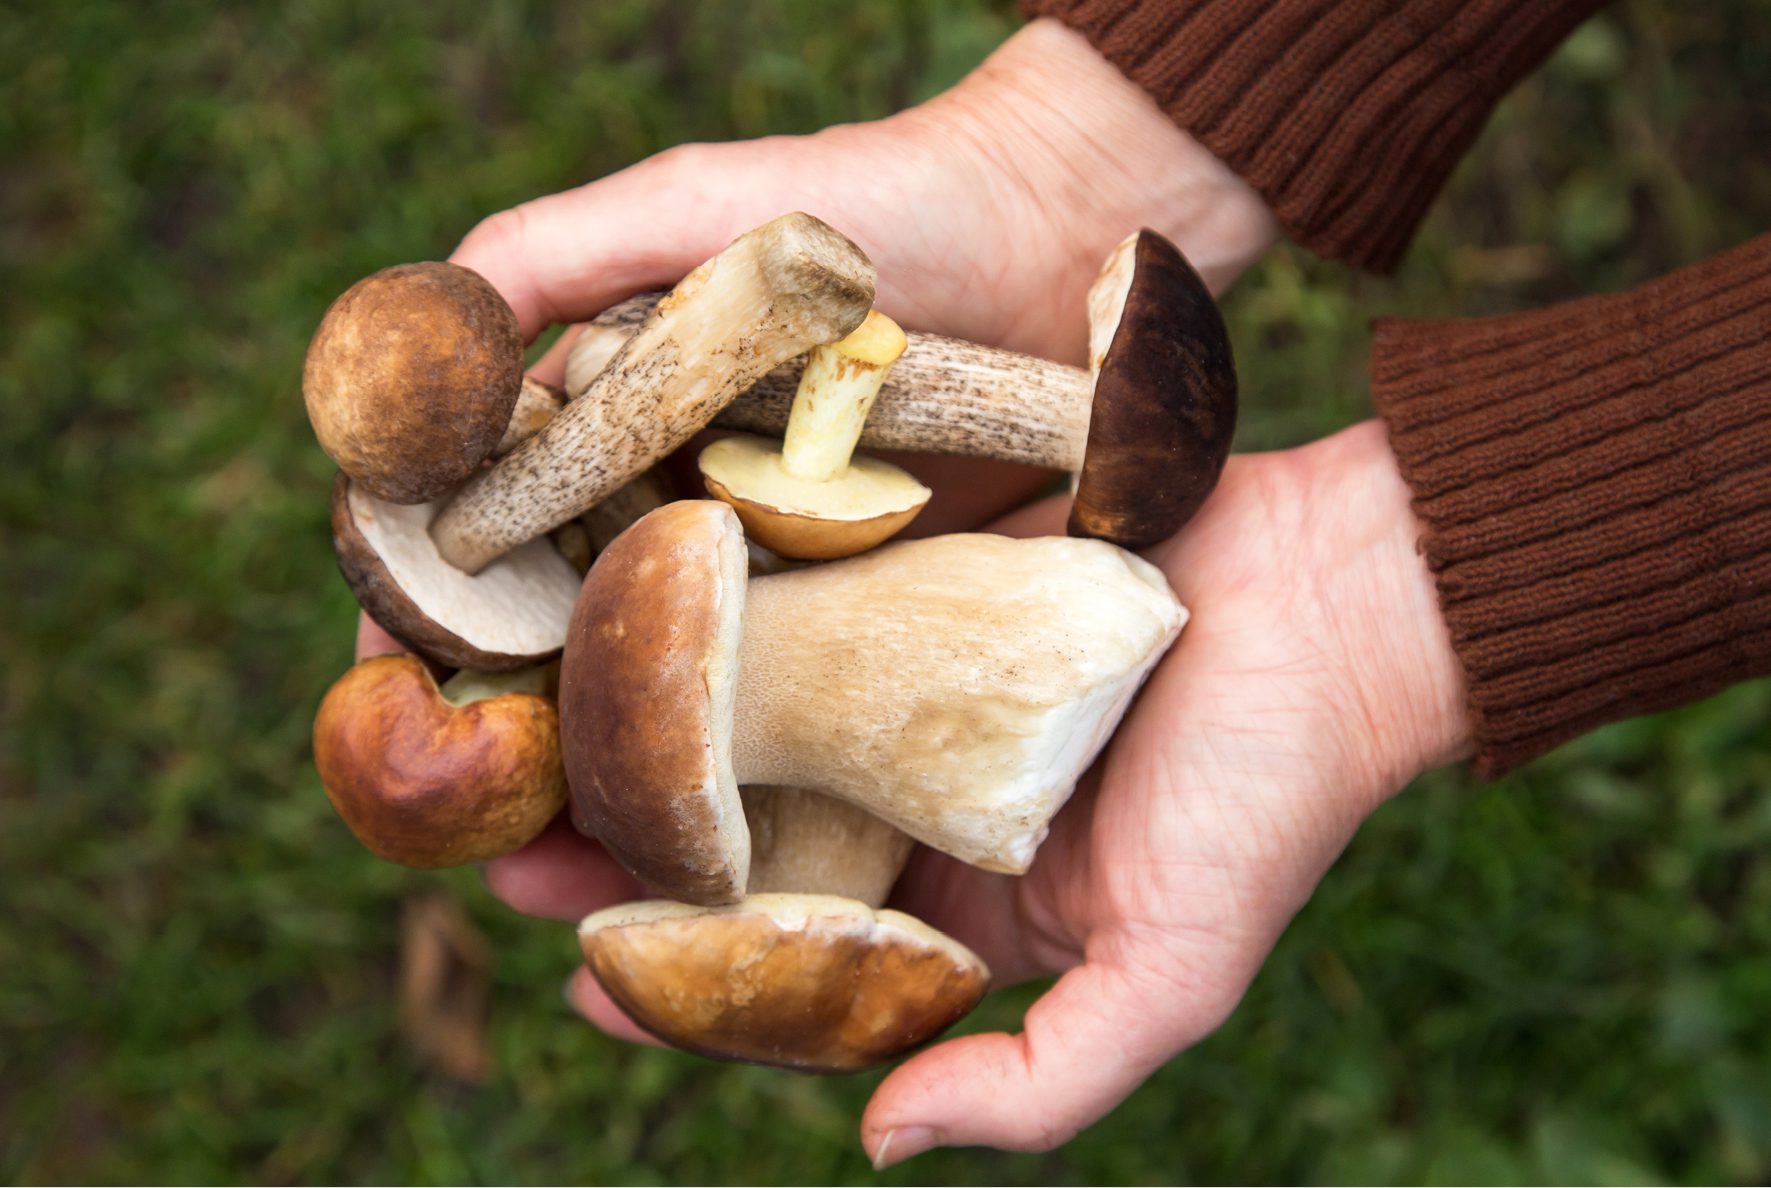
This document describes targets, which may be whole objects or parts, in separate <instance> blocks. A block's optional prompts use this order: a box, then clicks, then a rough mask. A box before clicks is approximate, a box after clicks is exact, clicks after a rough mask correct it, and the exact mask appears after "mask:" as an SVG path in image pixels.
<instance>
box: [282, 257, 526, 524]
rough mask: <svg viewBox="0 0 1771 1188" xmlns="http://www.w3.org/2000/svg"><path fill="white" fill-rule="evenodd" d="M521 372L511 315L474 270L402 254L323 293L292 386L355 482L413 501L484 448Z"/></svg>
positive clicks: (503, 421)
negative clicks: (335, 293)
mask: <svg viewBox="0 0 1771 1188" xmlns="http://www.w3.org/2000/svg"><path fill="white" fill-rule="evenodd" d="M522 382H523V338H522V333H521V331H520V329H519V328H518V325H517V318H516V314H515V313H514V312H512V310H511V308H510V306H509V305H508V304H507V303H506V302H505V300H504V298H503V297H501V296H499V295H498V291H497V290H496V289H494V288H493V287H492V286H491V285H490V284H488V283H487V282H486V280H485V279H484V278H483V277H481V276H480V275H479V274H478V273H477V272H473V271H471V270H469V269H466V268H462V267H460V266H459V265H456V264H442V263H426V264H401V265H398V266H396V267H394V268H386V269H383V270H382V271H380V272H377V273H375V274H374V275H373V276H370V277H366V278H365V279H363V280H360V281H358V282H357V283H356V284H354V285H352V286H351V287H350V288H349V289H347V290H345V292H344V295H343V296H341V297H339V298H338V300H337V301H334V302H333V303H332V307H331V308H330V309H328V310H327V311H326V316H325V317H324V318H323V319H322V320H321V322H320V328H319V329H318V330H317V331H315V333H314V338H313V342H312V343H310V344H309V346H308V351H307V364H306V366H305V368H304V369H303V371H302V381H301V387H302V395H303V397H304V398H305V399H306V401H307V412H308V419H309V420H310V421H312V422H313V426H314V434H315V435H316V436H317V437H318V438H319V440H320V448H321V449H323V450H325V451H326V453H327V454H328V455H329V456H330V457H331V458H332V460H333V461H335V462H337V463H338V466H339V469H341V470H343V471H344V472H345V473H346V474H348V475H350V476H351V477H352V478H354V479H356V480H357V481H358V482H360V483H362V484H363V487H364V489H365V490H367V491H369V492H370V493H371V494H373V495H375V496H376V497H377V498H380V499H385V500H387V501H389V502H391V503H423V502H425V501H426V500H430V499H436V498H438V497H439V496H441V495H444V494H446V493H447V492H449V491H450V490H452V489H453V488H454V487H456V486H457V485H459V484H460V483H462V482H464V481H465V480H466V479H467V478H468V477H469V476H471V475H472V474H473V473H474V471H475V470H477V469H478V468H479V465H480V463H481V462H483V461H484V460H485V459H486V458H488V457H490V456H491V455H492V452H493V450H494V449H495V448H496V447H497V445H498V443H499V440H500V439H501V438H502V437H503V436H504V433H505V430H506V428H507V427H508V426H509V424H510V417H511V410H512V408H513V407H514V406H515V405H516V401H517V393H518V391H519V390H520V389H521V387H522Z"/></svg>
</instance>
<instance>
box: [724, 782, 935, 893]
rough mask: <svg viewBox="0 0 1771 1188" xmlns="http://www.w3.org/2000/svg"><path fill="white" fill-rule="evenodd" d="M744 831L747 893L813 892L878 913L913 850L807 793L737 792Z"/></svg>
mask: <svg viewBox="0 0 1771 1188" xmlns="http://www.w3.org/2000/svg"><path fill="white" fill-rule="evenodd" d="M738 797H739V799H740V800H741V801H742V802H743V805H744V820H745V822H746V823H747V824H748V825H749V827H750V874H749V877H748V878H747V879H746V880H745V894H747V895H768V894H774V893H798V892H816V893H818V894H821V895H841V896H843V897H844V898H846V899H858V900H860V901H861V902H862V903H864V904H866V905H867V906H868V907H875V908H876V907H879V906H880V905H881V904H883V903H885V901H886V896H887V895H889V894H891V890H892V884H893V883H895V882H897V881H898V875H899V874H901V873H902V872H903V870H904V864H905V862H907V861H909V859H910V850H911V848H912V846H913V845H914V844H915V843H914V842H912V840H911V838H910V835H909V834H907V833H905V832H904V831H903V830H901V829H898V828H897V827H895V826H892V825H888V824H887V823H886V822H884V821H882V820H880V819H879V818H878V817H876V816H874V815H873V814H872V813H870V812H868V811H866V810H865V809H861V808H857V807H856V806H854V805H852V804H849V803H847V802H846V801H841V800H838V799H836V798H835V797H834V796H825V795H824V794H822V793H820V792H813V791H811V790H810V789H807V788H778V787H771V786H769V785H767V784H753V785H750V786H748V787H744V788H740V789H738Z"/></svg>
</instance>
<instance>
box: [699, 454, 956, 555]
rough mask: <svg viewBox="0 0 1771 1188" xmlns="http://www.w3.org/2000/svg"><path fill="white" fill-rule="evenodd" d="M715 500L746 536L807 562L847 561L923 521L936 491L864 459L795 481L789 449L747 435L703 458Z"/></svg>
mask: <svg viewBox="0 0 1771 1188" xmlns="http://www.w3.org/2000/svg"><path fill="white" fill-rule="evenodd" d="M700 465H701V477H702V479H703V480H704V481H705V482H706V483H707V490H708V493H709V494H711V495H712V496H713V497H714V498H716V499H720V500H723V501H724V502H726V503H729V504H731V505H732V510H733V511H735V512H737V513H738V518H739V519H740V520H741V521H743V524H744V531H745V534H746V535H747V536H748V537H750V538H751V539H753V540H755V541H756V542H757V543H758V544H760V545H762V546H763V547H764V548H767V549H770V550H772V551H774V552H776V553H779V554H780V555H781V556H783V557H791V558H794V559H796V560H800V561H826V560H830V559H833V558H836V557H847V556H850V555H852V554H855V553H860V552H865V551H866V550H868V549H870V548H872V547H874V546H875V545H877V544H879V543H880V542H881V541H884V540H887V539H889V538H890V537H892V536H894V535H896V534H897V533H898V532H899V531H901V530H902V529H903V528H904V526H905V525H906V524H908V523H910V521H911V520H914V519H915V518H916V513H918V512H920V511H921V510H922V509H923V505H924V504H926V503H928V501H929V494H930V492H929V489H928V488H927V487H925V486H923V485H922V484H921V483H920V482H918V481H917V480H916V478H915V477H914V476H912V475H911V474H910V472H909V471H906V470H902V469H900V468H898V467H896V466H893V465H892V464H891V463H889V462H882V461H880V460H879V459H877V458H868V457H865V456H857V457H855V458H852V459H850V461H849V465H848V468H847V469H846V470H845V471H844V472H843V473H842V474H841V475H840V476H839V477H837V478H833V479H829V480H824V481H818V480H812V479H803V478H800V477H799V476H797V475H794V474H790V473H788V471H787V470H786V469H785V468H784V467H783V466H782V464H781V443H779V442H775V441H770V440H769V439H767V438H763V437H752V436H750V435H748V434H742V435H739V436H735V437H728V438H723V439H721V440H719V441H716V442H714V443H713V444H712V445H710V446H708V447H707V448H706V449H705V450H703V451H701V459H700Z"/></svg>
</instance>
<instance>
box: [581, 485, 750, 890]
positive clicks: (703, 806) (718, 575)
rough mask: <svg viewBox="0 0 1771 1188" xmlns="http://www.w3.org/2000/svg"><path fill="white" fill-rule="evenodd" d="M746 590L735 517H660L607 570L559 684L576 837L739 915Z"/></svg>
mask: <svg viewBox="0 0 1771 1188" xmlns="http://www.w3.org/2000/svg"><path fill="white" fill-rule="evenodd" d="M748 581H749V553H748V551H747V550H746V549H745V547H744V536H743V533H742V532H741V531H740V530H739V527H738V522H737V520H736V518H735V517H734V516H733V515H732V512H731V510H730V509H729V508H727V507H726V506H725V505H724V504H722V503H715V502H712V501H711V500H689V501H684V502H681V503H673V504H670V505H668V506H666V507H662V508H659V509H658V510H657V511H654V512H652V513H651V514H650V515H648V516H646V517H645V518H644V519H642V520H640V521H639V522H638V523H636V524H635V525H634V526H633V527H632V528H630V529H628V530H627V531H626V532H624V533H622V534H621V535H620V536H619V537H617V538H616V539H615V541H614V542H613V543H612V544H610V546H609V547H608V548H607V549H605V550H604V551H603V553H602V554H601V556H599V557H598V558H597V562H596V565H595V566H594V567H592V569H591V571H590V576H589V577H587V578H586V579H585V581H584V586H583V589H582V590H581V591H580V593H579V596H578V604H577V606H576V607H575V608H574V609H573V612H572V621H571V626H570V628H569V630H568V633H567V647H566V651H567V654H566V656H565V658H564V660H563V662H562V666H561V670H560V705H561V707H562V710H563V711H566V712H565V716H567V717H569V718H570V719H571V720H572V721H573V722H574V723H575V725H574V728H573V731H572V734H571V736H570V737H569V738H568V739H566V740H565V760H566V765H567V773H568V778H569V782H570V785H571V800H572V822H573V824H574V825H576V826H577V827H578V828H579V830H580V831H582V832H584V833H587V834H589V835H591V836H593V837H596V838H598V839H599V840H601V841H602V843H603V845H604V846H606V847H607V848H608V850H609V852H610V853H611V854H613V855H614V857H615V858H616V860H617V861H619V862H621V863H622V864H623V865H624V866H626V867H627V868H628V869H629V870H631V871H632V872H633V873H634V874H635V875H637V876H638V877H639V878H640V879H642V880H643V881H644V882H646V883H647V884H648V885H649V886H651V887H653V888H655V889H656V890H657V891H659V892H660V893H661V894H664V895H668V896H670V897H671V898H672V899H678V900H682V901H685V902H688V903H700V904H716V903H732V902H735V901H736V900H737V899H739V898H740V897H741V896H742V895H743V894H744V886H745V880H746V878H747V877H748V873H749V869H750V831H749V829H748V827H747V826H746V824H745V821H744V807H743V804H742V802H741V801H740V800H739V797H738V784H737V780H736V778H735V776H734V774H733V769H732V758H731V740H732V718H733V704H734V699H735V697H736V694H737V675H738V673H737V666H738V648H739V644H740V641H741V639H742V634H743V622H744V598H745V587H746V585H747V583H748ZM567 707H570V708H569V710H568V709H567Z"/></svg>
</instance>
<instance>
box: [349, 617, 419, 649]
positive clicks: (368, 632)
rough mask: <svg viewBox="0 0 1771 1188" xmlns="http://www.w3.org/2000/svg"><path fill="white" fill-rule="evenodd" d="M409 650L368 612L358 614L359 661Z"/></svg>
mask: <svg viewBox="0 0 1771 1188" xmlns="http://www.w3.org/2000/svg"><path fill="white" fill-rule="evenodd" d="M409 650H410V649H409V648H407V647H406V645H405V644H403V643H401V642H400V641H399V640H397V639H395V638H394V637H393V636H391V635H389V634H388V633H387V632H386V631H383V630H382V628H381V624H380V623H377V622H376V621H375V620H374V619H371V618H370V617H369V616H368V614H367V613H366V612H359V613H358V614H357V659H358V660H366V659H368V658H369V657H370V656H385V655H387V654H388V653H389V652H405V651H409Z"/></svg>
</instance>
